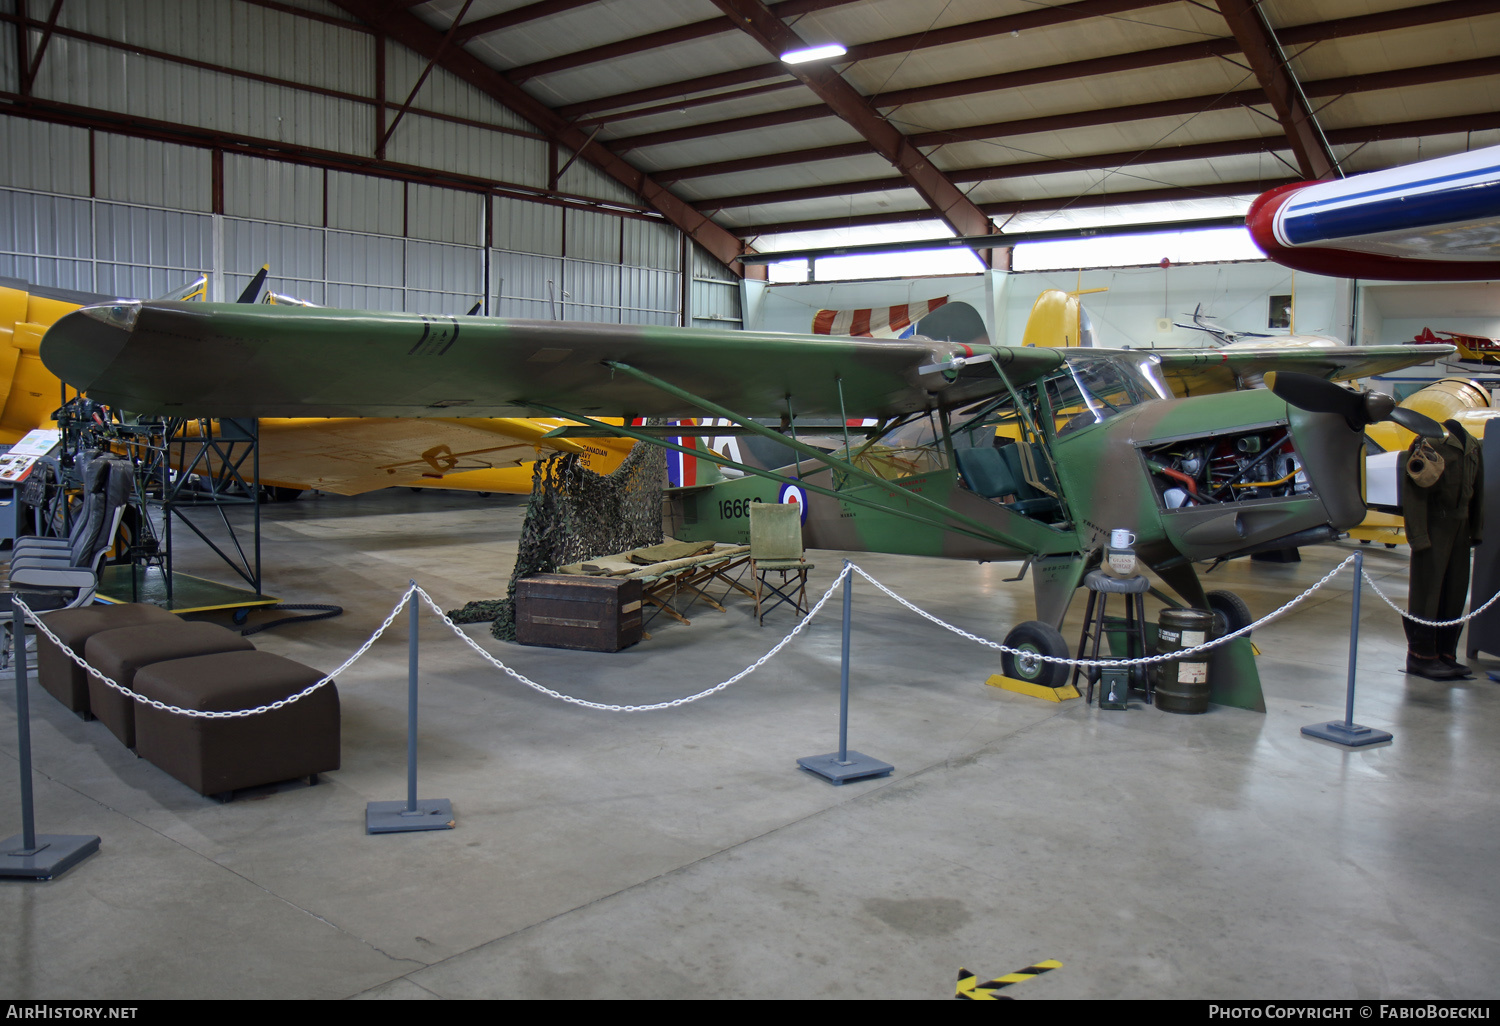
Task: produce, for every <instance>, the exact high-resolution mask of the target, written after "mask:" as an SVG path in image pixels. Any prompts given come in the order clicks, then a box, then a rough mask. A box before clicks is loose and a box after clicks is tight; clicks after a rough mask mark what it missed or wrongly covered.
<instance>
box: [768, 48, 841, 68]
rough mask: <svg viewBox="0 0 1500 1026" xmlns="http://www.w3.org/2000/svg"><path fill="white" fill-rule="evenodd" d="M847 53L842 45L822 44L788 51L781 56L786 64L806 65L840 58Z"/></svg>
mask: <svg viewBox="0 0 1500 1026" xmlns="http://www.w3.org/2000/svg"><path fill="white" fill-rule="evenodd" d="M846 53H848V51H847V50H845V49H844V46H843V44H842V43H824V44H823V45H822V46H805V47H803V48H802V49H800V50H788V51H787V52H786V53H784V54H782V55H781V59H782V61H783V62H785V63H787V64H806V63H807V62H808V61H820V60H823V59H825V58H828V57H842V56H844V54H846Z"/></svg>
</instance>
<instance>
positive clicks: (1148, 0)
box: [557, 0, 1172, 118]
mask: <svg viewBox="0 0 1500 1026" xmlns="http://www.w3.org/2000/svg"><path fill="white" fill-rule="evenodd" d="M1169 2H1172V0H1075V2H1074V3H1068V4H1052V5H1041V6H1038V7H1034V8H1032V9H1030V10H1025V11H1021V12H1019V13H1017V14H1007V15H1002V16H1000V17H997V18H985V19H983V20H980V21H971V22H965V23H964V24H962V25H950V26H948V27H946V28H941V29H933V30H931V31H928V32H912V33H909V34H907V35H904V36H893V37H892V38H890V39H878V40H874V41H872V42H869V43H860V44H858V45H856V46H851V47H850V48H849V52H848V53H846V54H845V55H844V56H843V57H841V58H839V63H844V64H851V63H853V62H855V61H863V60H870V59H872V58H875V57H889V56H891V55H892V54H904V53H909V52H911V51H913V50H922V49H926V48H928V47H933V46H944V45H948V44H950V43H963V42H970V41H972V40H975V39H984V38H988V37H990V36H999V35H1007V34H1009V33H1011V32H1022V31H1025V30H1027V29H1035V28H1044V27H1046V26H1048V25H1061V24H1064V23H1066V22H1071V21H1080V20H1083V19H1087V18H1101V17H1107V16H1109V15H1112V14H1120V13H1122V12H1125V11H1131V10H1138V9H1140V8H1144V7H1160V6H1162V5H1163V4H1165V3H1169ZM775 9H777V10H780V8H775ZM790 77H791V73H790V71H789V70H788V68H787V66H786V65H785V64H782V63H781V62H780V61H772V62H770V63H768V64H757V65H755V66H754V67H751V68H742V69H740V70H738V71H733V72H721V73H719V74H714V75H702V76H699V77H697V78H689V79H683V80H681V81H678V82H668V83H666V84H665V85H659V86H651V87H649V88H646V89H634V90H631V91H629V92H624V93H612V94H610V95H608V96H600V97H596V98H594V99H592V100H580V101H578V102H576V103H569V104H564V105H563V106H561V107H558V108H557V112H558V113H559V114H561V115H562V116H563V117H568V118H573V117H579V116H581V115H583V114H593V113H596V112H598V111H602V110H617V109H619V108H622V107H630V106H634V105H635V104H639V103H651V102H653V101H655V100H665V99H669V98H671V97H677V96H688V95H691V94H693V93H699V92H704V91H705V90H710V89H723V88H726V87H728V86H733V85H746V84H749V83H751V82H761V81H765V80H767V79H783V78H790Z"/></svg>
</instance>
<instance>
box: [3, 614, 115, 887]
mask: <svg viewBox="0 0 1500 1026" xmlns="http://www.w3.org/2000/svg"><path fill="white" fill-rule="evenodd" d="M5 605H6V606H8V607H9V609H10V613H11V624H12V632H13V639H12V640H13V641H14V643H15V652H16V740H17V746H16V747H17V753H18V755H19V760H18V761H19V762H20V768H21V832H20V833H19V834H17V835H16V836H14V837H7V838H6V839H5V840H4V841H0V877H10V878H19V879H22V880H51V879H52V878H53V877H55V876H60V875H61V874H63V873H65V872H67V871H68V870H69V869H72V868H73V867H74V866H76V865H78V863H80V862H82V861H83V860H84V859H86V858H88V857H89V856H90V855H92V854H94V852H96V851H98V850H99V838H98V837H95V836H93V835H90V834H41V835H38V834H37V832H36V808H35V804H34V800H33V795H32V790H31V696H30V693H29V691H28V687H29V681H28V680H27V675H26V616H25V614H23V613H19V612H17V611H16V608H15V606H14V605H13V604H12V603H11V599H10V596H9V595H7V596H5Z"/></svg>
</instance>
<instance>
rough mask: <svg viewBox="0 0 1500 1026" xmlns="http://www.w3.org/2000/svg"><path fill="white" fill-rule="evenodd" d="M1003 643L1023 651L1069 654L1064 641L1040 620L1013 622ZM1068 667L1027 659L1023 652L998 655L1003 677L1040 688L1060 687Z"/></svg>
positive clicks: (1044, 653) (1057, 655)
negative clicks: (1017, 654)
mask: <svg viewBox="0 0 1500 1026" xmlns="http://www.w3.org/2000/svg"><path fill="white" fill-rule="evenodd" d="M1005 644H1006V646H1007V647H1009V648H1015V649H1020V650H1021V651H1022V652H1023V653H1029V652H1035V653H1037V654H1039V655H1045V656H1054V657H1059V658H1063V659H1066V658H1067V657H1068V656H1069V655H1070V654H1071V653H1070V652H1069V651H1068V643H1067V642H1066V641H1064V640H1063V636H1062V634H1061V633H1059V632H1058V630H1057V628H1055V627H1053V626H1052V625H1051V624H1046V623H1042V622H1041V621H1040V620H1027V621H1025V622H1023V623H1018V624H1016V625H1015V627H1013V628H1011V632H1010V633H1009V634H1007V635H1006V636H1005ZM1068 669H1069V667H1068V665H1067V664H1066V663H1047V662H1043V661H1042V660H1040V659H1030V658H1027V656H1026V655H1020V656H1013V655H1011V654H1010V653H1009V652H1006V653H1002V654H1001V656H1000V672H1001V673H1003V674H1005V676H1007V677H1010V678H1011V679H1012V680H1020V681H1025V682H1026V683H1027V684H1038V685H1041V686H1042V687H1044V688H1060V687H1062V686H1063V685H1064V684H1066V683H1067V682H1068Z"/></svg>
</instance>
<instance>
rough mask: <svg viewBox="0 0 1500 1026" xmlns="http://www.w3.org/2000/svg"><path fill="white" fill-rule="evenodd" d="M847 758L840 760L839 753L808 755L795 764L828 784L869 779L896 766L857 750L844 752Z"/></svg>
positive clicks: (881, 775) (888, 771)
mask: <svg viewBox="0 0 1500 1026" xmlns="http://www.w3.org/2000/svg"><path fill="white" fill-rule="evenodd" d="M845 754H846V756H847V760H846V761H843V762H840V761H839V753H838V752H831V753H829V754H828V755H809V756H806V757H804V758H801V759H798V760H797V765H798V766H801V767H802V768H803V769H805V770H807V772H809V773H811V774H813V775H814V776H819V777H822V778H823V779H824V780H826V781H828V782H829V783H830V784H847V783H848V782H849V781H851V780H869V779H873V778H875V777H883V776H886V775H888V774H889V773H890V772H891V771H892V770H894V769H895V768H896V767H894V766H892V765H891V764H890V763H888V762H881V761H880V760H879V759H872V758H870V757H869V756H868V755H861V754H860V753H859V752H847V753H845Z"/></svg>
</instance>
